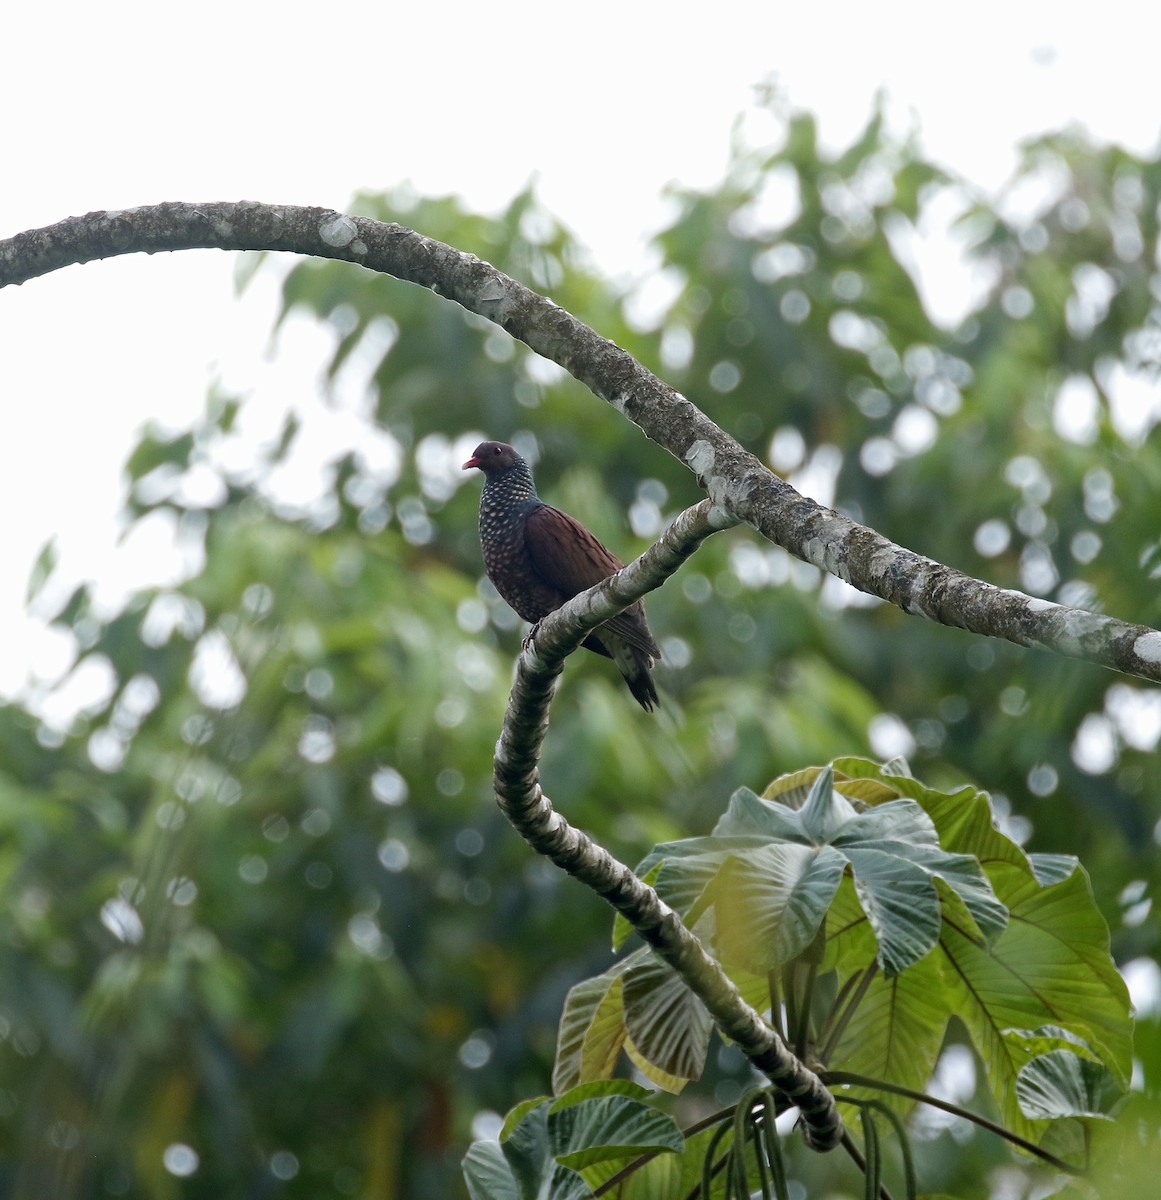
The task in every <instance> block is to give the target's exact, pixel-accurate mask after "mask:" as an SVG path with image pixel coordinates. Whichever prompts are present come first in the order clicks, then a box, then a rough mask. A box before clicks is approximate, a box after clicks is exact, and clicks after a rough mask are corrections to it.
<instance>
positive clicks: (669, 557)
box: [494, 500, 842, 1150]
mask: <svg viewBox="0 0 1161 1200" xmlns="http://www.w3.org/2000/svg"><path fill="white" fill-rule="evenodd" d="M730 523H731V518H730V517H729V515H728V514H725V513H723V512H722V511H721V510H720V509H718V508H717V507H716V506H715V505H714V504H713V502H712V501H710V500H702V501H701V502H700V503H699V504H696V505H694V507H693V508H690V509H687V510H686V511H685V512H683V513H682V514H681V515H680V516H679V517H678V518H677V519H676V520H675V521H674V522H673V524H672V525H671V526H670V527H669V528H668V529H667V530H666V531H665V532H664V533H663V534H662V536H661V538H660V539H659V540H658V541H657V542H656V543H654V545H652V546H651V547H650V548H649V549H648V550H646V551H645V553H644V554H642V555H641V557H640V558H638V559H636V560H635V561H634V562H632V563H630V564H629V565H628V566H627V567H624V568H623V569H622V570H620V571H618V572H617V573H616V574H615V575H613V576H611V577H610V578H609V579H606V580H604V581H603V582H602V583H599V584H597V586H596V587H593V588H591V589H590V590H589V591H587V592H583V593H581V594H580V595H579V596H575V597H574V598H573V599H572V600H570V601H569V602H568V603H567V604H565V605H564V606H563V607H561V608H559V609H557V610H556V611H555V612H553V613H550V614H549V615H548V616H547V617H545V618H544V619H543V620H542V621H541V622H540V623H539V624H538V625H537V626H536V627H535V628H534V629H533V631H532V634H531V635H530V636H529V638H528V640H527V642H526V643H525V647H524V650H523V652H522V653H521V655H520V658H519V659H518V660H517V665H516V678H515V681H514V682H513V685H512V693H511V695H510V696H509V699H508V711H507V713H506V714H505V716H504V728H503V731H502V732H501V734H500V740H499V742H498V743H497V745H496V761H495V772H494V777H495V787H496V798H497V800H498V801H499V803H500V807H501V809H502V810H503V811H504V814H505V815H506V816H507V817H508V819H509V821H511V822H512V824H513V826H514V827H515V828H516V830H517V831H518V832H519V833H520V835H521V836H522V837H523V838H524V839H525V841H527V842H528V843H529V845H531V846H532V847H533V849H535V850H536V851H537V852H538V853H540V854H543V855H545V856H546V857H547V858H550V859H552V861H553V862H554V863H556V865H557V866H558V867H560V868H561V869H562V870H564V871H567V872H568V873H569V874H570V875H572V876H573V877H574V878H576V879H579V880H580V881H581V882H582V883H584V884H586V885H587V886H588V887H590V888H592V889H593V891H595V892H597V893H598V894H599V895H601V896H603V897H604V898H605V899H606V900H607V901H608V902H609V903H610V904H611V905H612V906H613V907H614V908H615V909H616V910H617V911H618V912H619V913H621V914H623V915H624V916H625V917H626V918H627V919H628V920H629V922H630V924H632V926H633V928H634V929H635V930H636V931H637V932H638V933H639V934H640V935H641V937H642V938H644V940H645V941H646V942H648V943H649V945H650V946H652V947H653V949H654V950H655V951H656V952H657V953H658V954H659V955H660V956H661V957H662V958H663V959H665V961H666V962H668V963H669V964H670V966H672V967H673V969H674V970H675V971H677V972H678V974H679V975H680V976H681V978H682V980H683V981H684V982H685V983H686V985H687V986H688V987H689V988H690V989H691V990H692V991H694V992H695V993H696V995H697V996H698V998H699V999H700V1000H701V1002H702V1003H703V1004H704V1005H705V1006H706V1008H707V1010H708V1011H709V1013H710V1015H711V1016H712V1017H713V1018H714V1020H715V1021H716V1022H717V1025H718V1027H719V1028H720V1029H721V1030H722V1032H723V1033H724V1034H725V1035H726V1036H727V1037H728V1038H730V1039H731V1040H732V1041H734V1042H736V1043H737V1044H738V1045H739V1046H740V1047H741V1049H742V1050H743V1051H744V1052H745V1053H746V1054H747V1055H748V1056H749V1058H750V1061H751V1062H752V1063H753V1064H754V1065H755V1066H756V1067H758V1068H759V1069H760V1070H761V1071H763V1072H764V1073H765V1074H766V1075H767V1076H768V1077H769V1079H770V1081H771V1083H772V1084H773V1085H774V1086H775V1087H776V1088H777V1089H778V1090H779V1091H780V1092H781V1093H782V1094H783V1095H785V1096H786V1097H787V1099H788V1100H789V1101H790V1103H792V1104H795V1105H797V1106H798V1108H799V1109H800V1110H801V1112H802V1119H803V1123H804V1126H805V1131H806V1137H807V1140H808V1142H809V1143H810V1145H811V1146H813V1147H814V1148H815V1149H816V1150H831V1149H833V1148H834V1147H835V1146H836V1145H838V1143H839V1140H840V1138H841V1136H842V1121H841V1119H840V1117H839V1115H838V1108H837V1106H836V1105H835V1101H834V1098H833V1097H832V1096H831V1094H830V1092H829V1091H827V1089H826V1088H825V1087H824V1086H823V1085H822V1083H821V1082H820V1081H819V1079H818V1076H816V1075H815V1074H814V1073H813V1072H812V1071H811V1070H810V1069H809V1068H808V1067H807V1066H806V1065H805V1064H804V1063H803V1062H801V1061H800V1060H799V1059H798V1058H797V1057H795V1055H794V1054H793V1053H792V1052H791V1051H790V1050H789V1048H788V1047H787V1046H786V1045H785V1043H783V1041H782V1039H781V1038H780V1037H779V1036H778V1034H777V1033H775V1031H774V1030H773V1029H771V1028H770V1026H769V1025H767V1024H766V1023H765V1022H764V1021H763V1020H762V1018H761V1016H760V1015H759V1014H758V1012H757V1011H756V1010H755V1009H753V1008H752V1007H751V1006H750V1005H749V1004H747V1003H746V1001H745V1000H743V999H742V996H741V994H740V993H739V991H738V989H737V988H736V987H735V986H734V983H733V982H732V981H731V980H730V979H729V978H728V976H727V975H726V974H725V972H724V971H723V970H722V969H721V967H720V966H719V965H718V964H717V963H716V962H715V961H714V960H713V959H712V958H711V957H710V956H709V954H707V953H706V950H705V948H704V947H703V946H702V944H701V942H700V941H699V940H698V939H697V938H696V937H694V935H693V934H692V933H690V931H689V930H688V929H687V928H686V926H685V925H684V924H683V922H682V920H681V918H680V917H679V916H678V915H677V913H675V912H674V911H673V909H671V908H670V907H669V905H667V904H666V903H665V902H664V901H663V900H662V899H661V898H660V897H659V896H658V895H657V893H656V892H655V891H654V890H653V888H651V887H649V885H648V884H646V883H643V882H642V881H641V880H640V879H639V878H638V877H637V876H636V875H635V874H634V873H633V872H632V871H631V870H630V869H629V867H627V866H626V865H625V864H624V863H621V862H618V861H617V859H615V858H614V857H613V856H612V855H611V854H609V853H608V851H606V850H605V849H604V848H603V847H602V846H599V845H597V843H595V842H594V841H592V840H591V839H590V838H588V837H587V836H586V835H585V834H583V833H581V832H580V830H578V829H574V828H573V826H571V825H570V824H569V823H568V821H566V820H565V818H564V817H563V816H561V815H560V814H559V813H558V812H557V811H556V810H555V809H554V808H553V807H552V803H551V801H550V800H549V799H548V797H547V796H546V795H545V794H544V792H543V791H542V790H541V787H540V771H539V768H538V765H537V763H538V760H539V756H540V747H541V745H542V744H543V741H544V737H545V734H546V733H547V732H548V708H549V704H550V703H551V700H552V693H553V691H554V689H555V685H556V680H557V678H558V677H559V675H560V672H561V669H562V667H563V664H564V658H565V656H566V655H567V654H568V653H570V652H571V651H572V650H575V649H576V647H577V646H579V645H580V643H581V641H582V640H583V639H584V637H585V636H586V634H588V633H590V632H591V631H592V630H593V629H595V628H596V627H597V626H598V625H600V624H601V623H602V622H604V621H607V620H608V619H609V618H610V617H612V616H615V615H616V614H617V613H618V612H621V611H622V610H623V609H625V608H627V607H628V606H629V605H630V604H632V603H633V602H634V601H635V600H638V599H640V598H641V597H642V596H644V595H645V594H646V593H647V592H649V591H651V590H652V589H654V588H656V587H659V586H660V585H661V584H662V583H663V582H664V581H665V580H666V579H668V578H669V576H670V575H672V574H673V573H674V572H675V571H676V570H677V569H678V567H680V566H681V564H682V563H683V562H684V561H685V560H686V559H687V558H688V557H689V556H690V555H691V554H692V553H693V552H694V551H695V550H696V549H697V547H698V546H699V545H701V543H702V542H703V541H704V540H705V539H706V538H707V537H708V536H709V535H710V534H711V533H713V532H714V531H715V530H716V529H721V528H723V526H725V525H728V524H730Z"/></svg>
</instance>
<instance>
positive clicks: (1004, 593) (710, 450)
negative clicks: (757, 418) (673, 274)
mask: <svg viewBox="0 0 1161 1200" xmlns="http://www.w3.org/2000/svg"><path fill="white" fill-rule="evenodd" d="M195 247H202V248H205V247H216V248H218V249H222V250H282V251H288V252H290V253H295V254H309V255H314V256H317V257H321V258H333V259H340V260H342V261H345V262H352V263H356V264H358V265H359V266H363V267H366V268H368V269H370V270H373V271H377V272H380V273H383V274H387V275H394V276H395V277H397V278H399V279H405V280H407V281H409V282H411V283H416V284H419V285H420V286H421V287H426V288H430V289H431V290H432V291H434V292H437V293H439V294H440V295H443V296H446V297H448V298H449V299H451V300H455V301H456V302H457V303H458V304H461V305H463V307H464V308H466V309H469V310H470V311H471V312H474V313H478V314H479V315H480V316H483V317H487V318H488V319H489V320H491V321H494V322H495V323H496V324H497V325H499V326H501V327H502V328H503V329H505V330H507V331H508V333H510V334H511V335H512V336H513V337H515V338H519V339H520V340H521V341H523V342H524V343H526V344H527V345H528V346H530V347H531V348H532V349H533V350H535V351H536V352H537V353H538V354H541V355H543V356H544V357H545V358H548V359H551V360H552V361H553V362H555V363H558V364H559V365H560V366H562V367H564V369H565V370H567V371H568V372H570V374H572V375H574V376H575V377H576V378H577V379H579V380H580V381H581V382H582V383H584V384H585V385H587V386H588V387H589V388H590V389H591V390H592V391H593V392H594V393H595V394H596V395H598V396H600V397H601V398H602V399H604V400H607V401H608V402H609V403H610V404H612V405H613V406H614V407H615V408H616V409H617V410H618V411H620V412H622V413H624V414H625V416H627V417H628V418H629V419H630V420H631V421H633V422H634V423H636V424H637V425H638V426H639V427H640V428H641V429H642V430H643V431H644V432H645V433H646V434H647V435H648V436H649V437H650V438H652V439H653V440H654V441H655V442H657V443H658V444H659V445H661V446H663V447H664V448H665V449H666V450H668V451H669V452H670V454H672V455H674V456H675V457H676V458H678V459H680V460H681V461H682V462H683V463H685V464H686V465H687V466H688V467H689V468H690V469H691V470H693V471H694V472H695V474H696V475H697V477H698V479H699V481H700V482H701V484H702V486H703V487H704V488H705V489H706V491H707V493H708V494H709V496H710V498H711V499H712V500H713V501H714V502H715V503H716V504H717V505H718V506H719V507H720V508H723V509H725V510H727V511H729V512H730V513H732V514H733V515H734V516H735V517H736V518H737V519H738V520H739V521H743V522H745V523H746V524H748V525H751V526H752V527H753V528H754V529H756V530H757V531H758V532H759V533H761V534H763V535H764V536H765V537H767V538H769V539H770V540H771V541H772V542H775V543H776V544H777V545H779V546H782V547H783V548H785V549H786V550H788V551H789V552H790V553H791V554H793V555H795V556H796V557H798V558H801V559H803V560H804V561H806V562H809V563H813V564H814V566H816V567H819V568H820V569H821V570H823V571H827V572H829V573H830V574H832V575H836V576H838V578H839V579H842V580H844V581H845V582H847V583H849V584H851V586H852V587H855V588H858V589H859V590H860V591H863V592H867V593H869V594H870V595H873V596H879V597H881V598H882V599H884V600H887V601H889V602H890V603H891V604H895V605H898V607H900V608H902V609H903V610H904V611H905V612H908V613H911V614H912V615H915V616H921V617H925V618H926V619H927V620H929V621H936V622H939V623H940V624H943V625H951V626H956V627H958V628H960V629H966V630H969V631H970V632H972V633H978V634H983V635H985V636H988V637H997V638H1002V639H1004V640H1005V641H1009V642H1015V643H1016V644H1017V645H1019V646H1035V647H1039V648H1041V649H1045V650H1051V651H1053V652H1055V653H1057V654H1063V655H1067V656H1068V657H1070V658H1077V659H1082V660H1084V661H1087V662H1092V663H1097V664H1099V665H1101V666H1104V667H1109V668H1110V669H1112V670H1114V671H1120V672H1122V673H1123V674H1126V675H1137V676H1140V677H1141V678H1142V679H1150V680H1153V681H1154V682H1161V633H1159V632H1158V631H1157V630H1155V629H1151V628H1149V627H1148V626H1144V625H1133V624H1129V623H1126V622H1124V621H1118V620H1116V619H1114V618H1112V617H1106V616H1102V615H1100V614H1098V613H1092V612H1088V611H1086V610H1084V609H1076V608H1069V607H1067V606H1065V605H1061V604H1052V603H1050V602H1048V601H1046V600H1037V599H1034V598H1032V597H1029V596H1025V595H1024V594H1023V593H1021V592H1015V591H1009V590H1007V589H1004V588H997V587H993V586H992V585H990V584H987V583H984V582H983V581H981V580H979V579H974V578H973V577H972V576H970V575H966V574H964V573H963V572H961V571H957V570H955V569H954V568H953V567H949V566H946V565H944V564H943V563H938V562H935V561H933V560H932V559H929V558H925V557H923V556H922V555H919V554H915V553H914V552H913V551H911V550H907V549H905V548H903V547H902V546H898V545H896V544H895V543H894V542H892V541H890V540H888V539H887V538H885V537H883V536H881V535H880V534H878V533H876V532H875V531H874V530H873V529H868V528H867V527H866V526H863V525H859V524H857V523H856V522H854V521H851V520H849V519H848V518H846V517H843V516H841V515H840V514H839V513H836V512H834V511H833V510H832V509H829V508H826V507H824V506H823V505H821V504H817V503H816V502H815V501H813V500H810V499H807V498H806V497H805V496H802V495H800V494H799V493H798V492H796V491H795V490H794V488H792V487H791V486H790V485H789V484H788V483H786V482H785V481H784V480H782V479H779V478H778V477H777V476H776V475H774V474H773V473H772V472H771V471H769V470H768V469H767V468H766V467H765V466H764V465H763V464H762V463H761V462H760V461H759V460H758V459H757V458H755V457H754V456H753V455H752V454H749V453H748V452H747V451H745V450H744V449H743V448H742V447H741V446H740V445H739V444H738V443H737V442H736V441H735V440H734V439H733V438H732V437H730V436H729V435H728V434H727V433H725V432H724V431H723V430H722V429H720V428H719V427H718V426H717V425H715V424H714V422H713V421H711V420H710V419H709V418H708V417H707V416H706V415H705V414H704V413H703V412H701V411H700V410H699V409H698V408H697V407H696V406H695V405H693V404H691V403H690V402H689V401H688V400H687V399H686V398H685V397H684V396H682V395H681V394H680V393H679V392H677V391H675V390H674V389H673V388H671V387H669V386H668V385H667V384H665V383H663V382H662V381H661V380H660V379H658V378H657V377H656V376H655V375H653V374H652V373H651V372H650V371H648V370H646V368H645V367H643V366H642V365H641V364H640V363H638V362H637V361H636V360H635V359H634V358H633V357H632V356H631V355H629V354H627V353H626V352H625V351H624V350H622V349H620V347H618V346H616V345H614V344H613V343H612V342H610V341H608V339H606V338H603V337H601V336H600V335H599V334H597V333H596V332H595V331H594V330H592V329H590V328H589V327H588V326H587V325H585V324H584V323H583V322H581V321H579V320H577V318H576V317H574V316H572V315H571V314H570V313H567V312H565V311H564V309H562V308H559V307H558V306H557V305H555V304H553V303H552V301H551V300H547V299H545V297H543V296H539V295H537V294H536V293H535V292H533V291H531V290H529V289H528V288H526V287H525V286H524V285H523V284H521V283H519V282H517V281H516V280H514V279H511V278H509V277H508V276H507V275H505V274H503V273H502V272H501V271H497V270H496V268H495V267H492V266H490V265H489V264H488V263H486V262H483V261H482V260H480V259H478V258H476V257H475V256H474V255H472V254H467V253H464V252H463V251H461V250H456V249H454V248H453V247H451V246H447V245H444V244H443V243H442V242H437V241H435V240H433V239H432V238H427V237H423V236H422V235H421V234H418V233H416V232H414V231H413V230H411V229H407V228H405V227H404V226H402V225H395V224H388V223H385V222H382V221H375V220H372V219H370V218H369V217H352V216H347V215H345V214H343V213H337V212H333V211H331V210H329V209H320V208H300V207H295V206H290V205H281V206H280V205H271V204H259V203H256V202H251V201H243V202H239V203H213V204H186V203H170V204H158V205H152V206H149V207H146V208H135V209H126V210H124V211H120V212H95V213H89V214H88V215H86V216H83V217H70V218H69V219H68V220H65V221H61V222H59V223H58V224H56V225H50V226H48V227H47V228H44V229H34V230H29V231H28V232H26V233H21V234H18V235H17V236H16V237H14V238H9V239H8V240H7V241H0V287H3V286H5V285H9V284H18V283H23V282H24V281H26V280H28V279H32V278H34V277H36V276H38V275H44V274H47V273H48V272H50V271H55V270H58V269H59V268H60V267H64V266H68V265H70V264H72V263H81V262H89V261H92V260H93V259H98V258H110V257H113V256H115V255H121V254H136V253H145V254H155V253H158V252H160V251H166V250H187V249H192V248H195Z"/></svg>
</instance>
